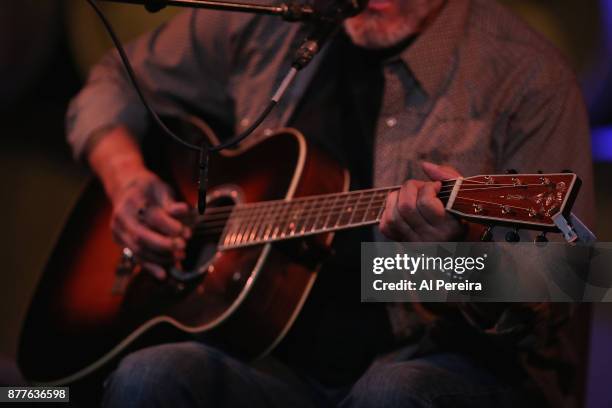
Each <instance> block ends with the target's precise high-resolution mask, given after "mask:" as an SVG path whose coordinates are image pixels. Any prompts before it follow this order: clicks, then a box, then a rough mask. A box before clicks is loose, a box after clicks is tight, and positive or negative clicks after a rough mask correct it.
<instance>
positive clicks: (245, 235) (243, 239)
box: [219, 180, 455, 249]
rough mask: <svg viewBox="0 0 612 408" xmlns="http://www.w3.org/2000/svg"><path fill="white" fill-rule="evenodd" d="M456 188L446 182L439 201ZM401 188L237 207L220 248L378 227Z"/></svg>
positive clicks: (352, 192) (452, 182) (225, 230)
mask: <svg viewBox="0 0 612 408" xmlns="http://www.w3.org/2000/svg"><path fill="white" fill-rule="evenodd" d="M454 184H455V181H454V180H448V181H445V182H443V185H442V189H441V191H440V194H438V197H439V198H440V199H442V200H443V201H444V200H446V199H447V198H448V197H449V194H450V190H452V187H453V185H454ZM399 188H400V187H399V186H395V187H386V188H377V189H369V190H357V191H351V192H343V193H336V194H326V195H318V196H310V197H303V198H296V199H293V200H279V201H266V202H259V203H252V204H243V205H237V206H236V207H234V209H233V211H232V213H231V216H230V217H229V219H228V220H227V223H226V224H225V228H224V229H223V232H222V234H221V239H220V241H219V242H220V247H219V248H220V249H232V248H240V247H245V246H250V245H257V244H264V243H269V242H277V241H283V240H287V239H293V238H300V237H305V236H308V235H315V234H323V233H326V232H333V231H339V230H344V229H349V228H356V227H362V226H366V225H371V224H377V223H378V222H379V221H380V217H381V215H382V213H383V210H384V208H385V201H386V199H387V196H388V194H389V193H390V192H391V191H394V190H398V189H399Z"/></svg>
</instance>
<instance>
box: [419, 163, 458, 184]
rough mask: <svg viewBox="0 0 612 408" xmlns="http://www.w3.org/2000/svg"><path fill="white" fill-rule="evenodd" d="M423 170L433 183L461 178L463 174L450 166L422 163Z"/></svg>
mask: <svg viewBox="0 0 612 408" xmlns="http://www.w3.org/2000/svg"><path fill="white" fill-rule="evenodd" d="M421 168H422V169H423V171H424V172H425V174H427V177H429V178H430V179H431V180H433V181H442V180H448V179H453V178H457V177H461V173H459V172H458V171H457V170H455V169H454V168H453V167H450V166H441V165H438V164H434V163H430V162H426V161H424V162H421Z"/></svg>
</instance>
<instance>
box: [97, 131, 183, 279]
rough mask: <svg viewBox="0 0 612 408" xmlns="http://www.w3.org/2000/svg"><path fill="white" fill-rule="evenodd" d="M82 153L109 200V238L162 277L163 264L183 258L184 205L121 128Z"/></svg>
mask: <svg viewBox="0 0 612 408" xmlns="http://www.w3.org/2000/svg"><path fill="white" fill-rule="evenodd" d="M88 157H89V162H90V164H91V166H92V168H93V169H94V171H95V172H96V173H97V174H98V176H99V177H100V179H101V180H102V182H103V184H104V187H105V189H106V192H107V195H108V196H109V198H110V200H111V202H112V204H113V215H112V219H111V229H112V231H113V237H114V239H115V241H117V243H118V244H119V245H122V246H124V247H127V248H129V249H130V250H132V252H133V253H134V255H135V257H136V259H137V260H138V261H139V262H140V263H141V265H142V267H143V268H144V269H146V270H148V271H149V272H151V273H152V274H153V275H154V276H155V277H157V278H159V279H163V278H164V277H165V270H164V266H169V265H173V264H175V263H176V262H178V261H179V260H181V259H182V258H184V256H185V255H184V253H185V247H186V240H187V239H189V237H190V236H191V231H190V230H189V228H187V227H186V226H185V225H184V224H183V223H182V222H181V221H180V219H181V218H186V217H187V216H188V214H189V207H188V205H187V204H186V203H179V202H176V201H175V200H174V198H173V195H172V191H171V189H170V187H169V186H168V185H167V184H165V183H164V182H163V181H162V180H160V179H159V178H158V177H157V176H156V175H155V174H153V173H152V172H151V171H149V170H148V169H147V168H146V167H145V165H144V163H143V160H142V154H141V153H140V148H139V147H138V145H137V144H136V142H135V141H134V138H133V137H132V136H131V135H130V134H129V131H128V130H127V129H126V128H122V127H118V128H116V129H113V130H111V131H109V132H108V133H107V134H105V135H103V136H102V137H101V138H99V141H98V142H97V143H96V144H95V145H94V146H93V147H92V148H91V150H90V152H89V156H88Z"/></svg>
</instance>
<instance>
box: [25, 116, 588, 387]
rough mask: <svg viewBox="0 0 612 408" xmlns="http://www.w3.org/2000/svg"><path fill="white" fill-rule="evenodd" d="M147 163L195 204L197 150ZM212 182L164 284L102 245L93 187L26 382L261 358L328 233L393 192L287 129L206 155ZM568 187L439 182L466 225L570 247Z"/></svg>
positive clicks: (507, 181)
mask: <svg viewBox="0 0 612 408" xmlns="http://www.w3.org/2000/svg"><path fill="white" fill-rule="evenodd" d="M198 129H201V130H202V131H204V134H205V135H207V137H208V138H209V139H211V141H212V142H213V143H216V142H217V140H214V139H215V138H214V136H213V135H212V134H211V132H210V130H209V129H207V128H206V127H205V126H204V125H203V124H202V123H199V125H198ZM200 136H201V135H200ZM153 156H156V163H155V164H153V165H152V166H153V167H155V168H156V171H157V172H158V174H160V175H161V176H162V177H163V178H164V179H165V180H166V181H168V182H169V183H170V184H171V185H172V186H173V187H174V189H175V191H176V192H177V193H178V195H179V197H180V198H181V199H183V200H186V201H187V202H190V203H195V201H196V197H197V165H196V164H197V157H196V155H195V154H194V155H193V156H191V155H190V153H187V152H185V151H184V150H180V148H178V147H177V148H175V147H174V146H170V147H164V148H163V149H161V148H157V149H155V151H154V153H153ZM177 157H179V158H180V159H177ZM209 180H210V181H209V190H208V196H207V202H208V205H207V209H206V212H205V213H204V214H203V215H201V216H199V215H196V214H195V211H194V216H193V217H192V219H190V220H189V221H188V222H189V223H190V224H191V226H192V228H193V231H194V234H193V237H192V239H191V240H190V242H189V243H188V248H187V258H186V260H185V261H184V262H183V263H182V265H176V266H175V267H173V268H170V269H169V270H168V279H166V280H165V281H159V280H156V279H155V278H153V277H152V276H150V275H149V274H148V273H140V268H139V266H138V263H137V262H136V261H134V259H133V258H132V257H131V256H130V255H131V254H130V253H129V250H127V249H122V248H121V247H120V246H118V245H117V244H116V243H115V242H114V241H113V238H112V234H111V230H110V219H111V213H112V208H111V204H110V203H109V201H108V200H107V199H106V197H105V195H104V192H103V189H102V188H101V186H100V185H99V184H98V183H96V182H92V183H91V184H90V185H89V186H88V187H87V188H86V190H85V191H84V192H83V193H82V196H81V197H80V200H79V201H78V203H77V205H76V206H75V208H74V209H73V211H72V214H71V216H70V217H69V221H68V222H67V224H66V226H65V228H64V230H63V232H62V233H61V235H60V237H59V239H58V241H57V243H56V246H55V249H54V250H53V252H52V254H51V256H50V259H49V261H48V263H47V265H46V268H45V270H44V273H43V275H42V278H41V280H40V282H39V284H38V287H37V289H36V292H35V296H34V297H33V300H32V303H31V305H30V308H29V311H28V315H27V318H26V321H25V323H24V326H23V330H22V334H21V339H20V348H19V358H18V361H19V364H20V367H21V370H22V372H23V373H24V375H25V376H26V378H27V379H28V380H30V381H32V382H36V383H46V384H56V385H57V384H69V383H73V382H75V381H77V380H81V379H83V378H86V377H88V376H89V375H90V374H93V373H96V372H98V371H99V370H105V369H109V368H110V367H112V365H113V363H115V362H116V361H117V359H118V358H120V357H121V356H122V355H123V354H125V353H126V352H128V351H130V350H134V349H137V348H140V347H144V346H146V345H150V344H156V343H159V342H164V341H174V340H177V339H184V338H186V337H189V338H196V339H201V340H203V341H206V342H209V343H211V344H213V345H215V346H218V347H221V348H222V349H224V350H226V351H228V352H230V353H232V354H234V355H236V356H239V357H242V358H255V357H257V356H261V355H264V354H266V353H267V352H269V351H270V350H272V349H273V348H274V347H275V346H276V345H277V344H278V343H279V342H280V341H281V340H282V339H283V337H284V336H285V334H286V333H287V332H288V330H289V329H290V328H291V325H292V323H293V322H294V321H295V319H296V317H297V316H298V314H299V312H300V309H301V307H302V305H303V304H304V302H305V300H306V298H307V296H308V293H309V291H310V288H311V287H312V285H313V282H314V280H315V278H316V276H317V270H318V269H319V266H320V263H321V260H322V259H324V258H325V256H329V253H330V245H331V242H332V239H333V235H334V231H338V230H342V229H348V228H356V227H361V226H366V225H373V224H377V223H378V222H379V220H380V217H381V214H382V211H383V209H384V203H385V200H386V197H387V195H388V193H389V192H390V191H392V190H394V189H397V188H399V187H388V188H375V189H368V190H362V191H348V186H349V175H348V173H347V171H346V170H345V169H343V168H342V167H340V166H339V165H338V164H337V163H336V162H334V161H333V160H331V159H330V158H329V157H328V156H326V155H325V154H323V152H321V151H319V150H317V149H316V148H315V147H314V146H311V145H309V144H308V143H307V141H306V139H305V138H304V137H303V136H302V135H301V134H300V133H299V132H298V131H296V130H292V129H284V130H280V131H279V132H277V133H276V134H274V135H271V136H269V137H266V138H264V139H262V140H259V141H258V142H256V143H254V144H251V145H250V146H248V147H246V146H243V147H241V148H239V149H237V150H231V151H225V152H222V153H220V154H218V155H215V156H212V157H211V158H210V171H209ZM579 185H580V180H579V178H578V177H577V176H576V175H575V174H571V173H558V174H507V175H478V176H473V177H465V178H460V179H457V180H447V181H444V182H443V183H442V189H441V191H440V193H439V198H440V199H441V200H442V202H443V203H444V204H445V206H446V209H447V210H448V211H449V212H451V213H453V214H455V215H456V216H457V217H460V218H463V219H466V220H468V221H471V222H476V223H481V224H484V225H489V226H492V225H498V224H502V225H507V226H512V227H516V228H526V229H531V230H540V231H557V232H559V231H560V229H561V230H562V232H564V234H565V235H566V238H568V239H570V240H571V235H572V233H573V232H572V231H571V227H569V226H567V224H566V223H565V224H564V223H560V221H559V220H567V219H568V217H569V215H570V213H569V212H570V210H571V207H572V204H573V200H574V199H575V197H576V194H577V191H578V188H579ZM563 222H565V221H563ZM560 227H561V228H560ZM568 228H569V232H568V230H567V229H568ZM563 230H565V231H563ZM485 235H486V234H485Z"/></svg>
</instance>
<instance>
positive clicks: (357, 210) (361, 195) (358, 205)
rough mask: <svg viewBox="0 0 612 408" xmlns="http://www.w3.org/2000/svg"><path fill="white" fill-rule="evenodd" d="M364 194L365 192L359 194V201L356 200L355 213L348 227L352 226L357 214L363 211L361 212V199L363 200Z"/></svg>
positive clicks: (353, 212)
mask: <svg viewBox="0 0 612 408" xmlns="http://www.w3.org/2000/svg"><path fill="white" fill-rule="evenodd" d="M364 194H365V192H363V191H361V192H359V193H358V196H357V199H356V200H355V203H354V204H353V211H352V212H351V217H350V218H349V220H348V223H347V225H352V224H353V223H354V219H355V216H356V214H357V213H358V212H360V211H363V210H361V199H362V198H363V196H364Z"/></svg>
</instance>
